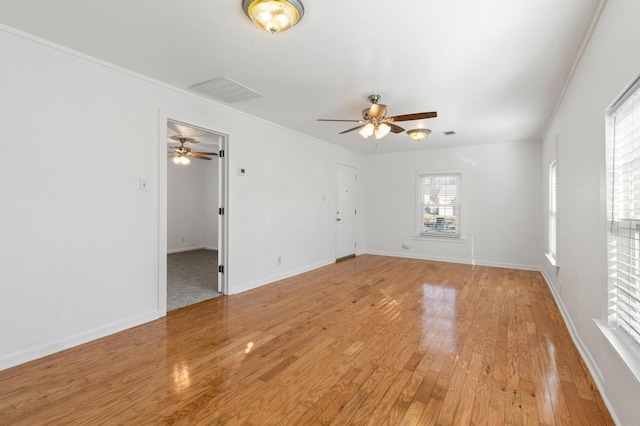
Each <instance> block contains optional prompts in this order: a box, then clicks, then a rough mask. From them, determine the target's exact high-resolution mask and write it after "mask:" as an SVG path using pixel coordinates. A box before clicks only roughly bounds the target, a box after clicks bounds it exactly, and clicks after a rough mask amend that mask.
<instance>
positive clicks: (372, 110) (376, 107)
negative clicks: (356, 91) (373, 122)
mask: <svg viewBox="0 0 640 426" xmlns="http://www.w3.org/2000/svg"><path fill="white" fill-rule="evenodd" d="M386 113H387V106H386V105H382V104H373V105H371V106H370V107H369V117H371V118H377V119H381V118H384V116H385V114H386Z"/></svg>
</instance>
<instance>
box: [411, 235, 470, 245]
mask: <svg viewBox="0 0 640 426" xmlns="http://www.w3.org/2000/svg"><path fill="white" fill-rule="evenodd" d="M413 239H414V240H421V241H443V242H446V243H464V242H465V239H464V238H463V237H448V236H446V235H414V236H413Z"/></svg>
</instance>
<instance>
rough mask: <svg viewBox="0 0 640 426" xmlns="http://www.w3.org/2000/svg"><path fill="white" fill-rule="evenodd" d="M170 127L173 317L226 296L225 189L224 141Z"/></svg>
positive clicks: (169, 291)
mask: <svg viewBox="0 0 640 426" xmlns="http://www.w3.org/2000/svg"><path fill="white" fill-rule="evenodd" d="M166 123H167V124H166V135H167V139H166V141H167V144H166V147H167V149H166V151H167V154H168V155H165V156H164V158H165V159H166V161H167V163H166V186H165V188H166V234H165V235H166V250H165V253H164V255H165V256H166V263H165V265H166V311H171V310H175V309H178V308H182V307H184V306H188V305H191V304H194V303H198V302H201V301H204V300H208V299H211V298H214V297H217V296H220V295H222V293H223V292H224V290H223V288H224V285H223V284H224V283H223V282H222V281H221V279H220V273H219V267H218V265H219V264H221V263H222V262H221V259H223V256H222V255H221V250H222V249H223V248H224V247H223V244H221V242H223V241H224V238H223V235H221V233H222V232H223V231H224V227H223V226H222V223H221V216H220V215H219V213H220V210H219V209H220V207H222V203H223V202H222V200H224V197H223V195H224V194H221V191H224V185H222V184H221V183H222V182H221V178H222V171H223V170H222V161H220V160H219V156H218V154H219V152H220V151H221V150H222V148H223V145H224V141H225V137H224V135H220V134H218V133H216V132H213V131H210V130H207V129H204V128H201V127H198V126H194V125H190V124H186V123H183V122H179V121H175V120H172V119H167V121H166ZM198 152H200V153H202V154H196V153H198ZM176 153H178V154H179V155H178V154H176ZM183 153H187V154H188V155H183ZM167 157H169V158H167ZM161 305H162V304H161Z"/></svg>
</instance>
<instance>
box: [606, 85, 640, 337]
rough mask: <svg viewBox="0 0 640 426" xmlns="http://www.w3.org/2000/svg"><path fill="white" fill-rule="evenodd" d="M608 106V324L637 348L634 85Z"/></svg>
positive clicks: (639, 249)
mask: <svg viewBox="0 0 640 426" xmlns="http://www.w3.org/2000/svg"><path fill="white" fill-rule="evenodd" d="M638 87H639V84H638V83H636V84H635V85H634V86H632V88H631V89H630V90H629V92H628V93H627V94H626V95H625V96H624V97H623V98H622V99H621V101H619V102H618V103H617V104H616V105H614V107H613V108H612V111H611V114H610V128H611V130H612V135H611V137H610V138H609V139H610V140H609V152H608V159H609V160H608V162H609V164H608V166H609V176H608V178H609V179H608V183H609V185H608V186H609V197H610V206H609V209H608V216H609V218H608V219H609V232H608V237H609V238H608V245H609V248H608V253H609V265H608V267H609V323H610V324H611V325H613V326H614V327H616V328H618V329H619V330H621V331H622V332H623V333H624V334H625V335H626V336H627V337H628V338H629V340H630V341H631V342H632V343H633V344H634V345H636V347H637V348H639V349H640V90H639V89H638Z"/></svg>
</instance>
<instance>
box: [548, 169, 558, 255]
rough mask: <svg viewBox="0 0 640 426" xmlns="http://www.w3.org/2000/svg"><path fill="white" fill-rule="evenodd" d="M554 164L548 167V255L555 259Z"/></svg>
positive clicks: (555, 186) (555, 196) (555, 208)
mask: <svg viewBox="0 0 640 426" xmlns="http://www.w3.org/2000/svg"><path fill="white" fill-rule="evenodd" d="M556 169H557V168H556V162H555V161H554V162H553V163H551V165H550V166H549V255H550V256H551V257H553V258H554V259H556V258H557V245H556V240H557V236H556V229H557V208H558V207H557V205H558V201H557V183H556Z"/></svg>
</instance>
